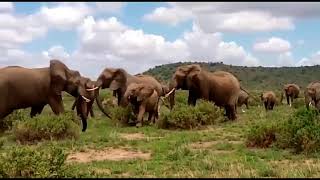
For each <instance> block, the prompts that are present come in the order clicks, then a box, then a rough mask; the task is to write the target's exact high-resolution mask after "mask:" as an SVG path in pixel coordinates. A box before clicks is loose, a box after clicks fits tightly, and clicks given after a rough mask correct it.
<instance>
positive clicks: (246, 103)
mask: <svg viewBox="0 0 320 180" xmlns="http://www.w3.org/2000/svg"><path fill="white" fill-rule="evenodd" d="M245 105H246V107H247V109H249V106H248V101H246V102H245Z"/></svg>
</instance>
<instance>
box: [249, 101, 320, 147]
mask: <svg viewBox="0 0 320 180" xmlns="http://www.w3.org/2000/svg"><path fill="white" fill-rule="evenodd" d="M246 144H247V146H249V147H253V146H255V147H269V146H270V145H272V144H274V145H275V146H276V147H278V148H291V149H294V150H295V151H296V152H316V151H319V150H320V116H319V111H318V110H316V109H310V110H307V109H306V108H305V107H301V108H300V109H298V110H297V111H296V112H295V113H294V114H293V115H292V116H290V117H289V118H288V119H284V120H280V119H277V118H272V119H268V120H265V121H262V122H259V123H257V124H254V125H252V126H251V127H250V129H249V133H248V136H247V142H246Z"/></svg>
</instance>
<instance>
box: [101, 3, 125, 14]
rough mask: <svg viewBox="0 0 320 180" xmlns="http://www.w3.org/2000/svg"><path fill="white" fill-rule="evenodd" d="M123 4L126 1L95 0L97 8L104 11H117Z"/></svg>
mask: <svg viewBox="0 0 320 180" xmlns="http://www.w3.org/2000/svg"><path fill="white" fill-rule="evenodd" d="M125 5H126V2H96V6H97V10H98V11H99V12H104V13H117V12H119V11H121V10H122V8H123V7H124V6H125Z"/></svg>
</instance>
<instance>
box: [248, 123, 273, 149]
mask: <svg viewBox="0 0 320 180" xmlns="http://www.w3.org/2000/svg"><path fill="white" fill-rule="evenodd" d="M277 128H278V126H277V123H274V122H271V121H270V120H266V121H264V122H261V123H258V124H255V125H252V126H251V127H250V129H249V132H248V135H247V141H246V145H247V146H248V147H261V148H266V147H269V146H270V145H271V144H272V143H273V142H274V141H275V140H276V133H277V131H278V129H277Z"/></svg>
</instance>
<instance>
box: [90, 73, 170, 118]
mask: <svg viewBox="0 0 320 180" xmlns="http://www.w3.org/2000/svg"><path fill="white" fill-rule="evenodd" d="M96 82H97V83H96V85H97V86H98V87H100V88H101V89H106V88H110V89H111V90H112V91H113V96H114V97H117V99H118V105H119V106H122V107H126V106H127V105H128V104H129V102H128V101H127V99H125V98H123V96H124V94H125V91H126V90H127V87H128V86H129V85H130V84H131V83H146V84H149V85H150V86H152V87H153V88H154V89H155V90H156V91H157V93H158V95H160V96H164V95H165V92H164V90H163V88H162V85H161V84H160V83H159V82H158V81H157V80H156V79H155V78H154V77H152V76H149V75H143V74H137V75H131V74H129V73H127V72H126V71H125V70H124V69H122V68H105V69H104V70H103V71H102V72H101V74H100V75H99V77H98V79H97V80H96ZM96 102H97V105H98V107H99V109H100V110H101V111H102V112H103V113H104V114H105V115H108V113H107V112H106V111H105V110H104V108H103V106H102V103H101V100H100V98H99V96H97V97H96Z"/></svg>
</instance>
